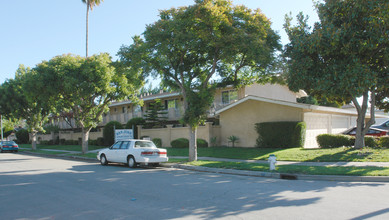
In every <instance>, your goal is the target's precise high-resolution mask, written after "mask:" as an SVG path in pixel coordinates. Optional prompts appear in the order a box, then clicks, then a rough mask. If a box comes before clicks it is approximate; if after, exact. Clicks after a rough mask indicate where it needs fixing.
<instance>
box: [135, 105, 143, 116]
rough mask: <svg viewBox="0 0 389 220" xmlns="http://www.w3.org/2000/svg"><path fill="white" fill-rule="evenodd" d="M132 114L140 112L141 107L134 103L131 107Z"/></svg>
mask: <svg viewBox="0 0 389 220" xmlns="http://www.w3.org/2000/svg"><path fill="white" fill-rule="evenodd" d="M133 111H134V114H135V115H137V114H138V113H140V112H142V108H141V107H140V106H139V105H136V106H135V107H134V108H133Z"/></svg>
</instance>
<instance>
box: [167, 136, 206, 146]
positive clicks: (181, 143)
mask: <svg viewBox="0 0 389 220" xmlns="http://www.w3.org/2000/svg"><path fill="white" fill-rule="evenodd" d="M170 145H171V146H172V147H173V148H189V140H188V139H187V138H178V139H175V140H173V141H172V142H170ZM197 147H208V142H207V141H206V140H204V139H197Z"/></svg>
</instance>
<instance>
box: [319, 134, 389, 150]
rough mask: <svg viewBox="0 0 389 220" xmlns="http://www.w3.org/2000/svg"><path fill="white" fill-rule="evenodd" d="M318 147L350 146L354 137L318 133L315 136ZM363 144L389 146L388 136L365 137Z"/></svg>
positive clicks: (352, 144) (367, 145) (373, 146)
mask: <svg viewBox="0 0 389 220" xmlns="http://www.w3.org/2000/svg"><path fill="white" fill-rule="evenodd" d="M316 141H317V144H318V145H319V147H320V148H337V147H352V146H354V143H355V137H353V136H348V135H341V134H320V135H318V136H317V137H316ZM365 146H366V147H371V148H376V147H381V148H389V137H387V136H385V137H378V138H375V137H371V136H366V137H365Z"/></svg>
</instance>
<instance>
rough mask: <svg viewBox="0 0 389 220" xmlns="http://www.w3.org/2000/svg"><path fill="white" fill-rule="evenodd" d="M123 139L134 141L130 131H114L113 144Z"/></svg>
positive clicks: (132, 133)
mask: <svg viewBox="0 0 389 220" xmlns="http://www.w3.org/2000/svg"><path fill="white" fill-rule="evenodd" d="M124 139H134V132H133V131H132V129H115V142H116V141H121V140H124Z"/></svg>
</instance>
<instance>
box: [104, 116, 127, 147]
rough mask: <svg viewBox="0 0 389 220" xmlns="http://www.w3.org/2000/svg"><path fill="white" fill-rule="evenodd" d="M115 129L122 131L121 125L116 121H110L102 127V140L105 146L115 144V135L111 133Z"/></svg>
mask: <svg viewBox="0 0 389 220" xmlns="http://www.w3.org/2000/svg"><path fill="white" fill-rule="evenodd" d="M114 126H115V128H116V129H122V128H123V125H122V124H120V122H118V121H110V122H108V123H107V124H106V125H105V126H104V130H103V138H104V143H105V145H112V144H113V142H115V134H114V131H113V127H114Z"/></svg>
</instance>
